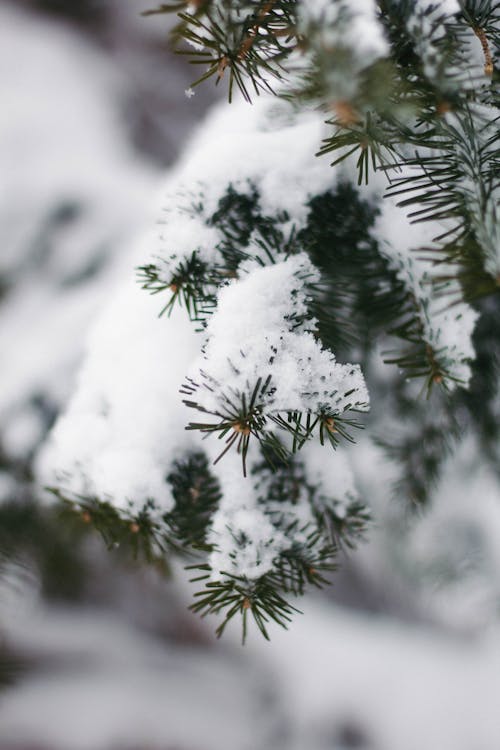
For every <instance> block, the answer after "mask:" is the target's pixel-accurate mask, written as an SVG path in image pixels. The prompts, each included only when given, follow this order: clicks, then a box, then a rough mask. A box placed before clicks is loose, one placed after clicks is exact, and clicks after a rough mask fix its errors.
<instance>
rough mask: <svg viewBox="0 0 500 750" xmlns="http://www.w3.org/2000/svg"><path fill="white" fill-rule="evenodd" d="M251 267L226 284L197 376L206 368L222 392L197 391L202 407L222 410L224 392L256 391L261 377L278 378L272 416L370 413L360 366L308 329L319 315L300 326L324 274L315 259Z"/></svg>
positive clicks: (272, 390) (270, 401) (266, 398)
mask: <svg viewBox="0 0 500 750" xmlns="http://www.w3.org/2000/svg"><path fill="white" fill-rule="evenodd" d="M245 270H248V267H247V268H246V269H245V268H244V269H243V273H242V278H241V279H238V280H236V281H233V282H232V283H230V284H228V285H227V286H225V287H223V288H222V289H221V291H220V293H219V295H218V304H217V311H216V312H215V313H214V315H213V316H212V317H211V319H210V322H209V324H208V328H207V334H208V342H207V344H206V346H205V347H204V356H203V360H201V362H200V365H199V366H195V368H194V370H193V374H192V378H193V380H196V379H198V380H199V376H197V369H200V370H202V372H203V373H204V374H205V376H206V378H207V380H208V383H207V385H208V384H212V385H213V387H214V390H213V392H211V391H210V390H208V389H207V390H202V391H201V392H200V395H198V392H197V394H196V398H197V399H199V403H200V405H201V406H202V407H203V408H204V409H205V410H207V411H212V412H217V413H220V411H221V409H223V403H224V400H222V403H221V400H220V397H221V395H224V394H225V393H226V394H227V393H230V394H232V395H233V397H236V398H238V394H243V393H247V395H248V396H249V395H250V394H251V392H252V391H253V388H254V387H255V384H256V383H257V381H258V379H259V378H261V379H262V382H266V381H267V378H268V377H269V376H270V377H271V381H270V383H269V391H268V393H266V394H264V395H263V397H262V399H259V403H261V404H262V406H263V408H264V413H268V412H272V413H279V412H283V411H301V412H304V413H313V414H317V413H319V412H320V411H324V412H325V413H328V414H329V415H330V414H341V413H342V412H343V411H345V410H346V409H348V408H350V407H355V408H357V409H359V410H361V411H364V410H367V409H368V392H367V390H366V385H365V383H364V380H363V377H362V375H361V371H360V368H359V366H357V365H341V364H339V363H337V362H336V361H335V357H334V356H333V354H332V353H331V352H328V351H327V350H325V349H322V348H321V345H320V344H318V342H317V341H316V340H315V338H314V336H313V334H312V333H311V332H310V330H308V329H310V328H313V327H314V320H308V321H307V324H306V323H305V322H303V323H300V320H301V318H303V317H304V315H305V314H306V312H307V305H306V295H307V282H310V283H314V282H315V281H316V280H317V278H318V277H317V272H316V270H315V269H314V267H313V266H312V264H311V262H310V261H309V259H308V258H307V256H305V255H303V254H299V255H297V256H292V257H291V258H289V259H287V260H284V261H281V262H278V263H275V264H274V265H270V266H266V267H264V268H261V267H257V268H254V269H252V270H250V271H249V272H248V273H247V274H245V273H244V271H245ZM306 326H307V328H306Z"/></svg>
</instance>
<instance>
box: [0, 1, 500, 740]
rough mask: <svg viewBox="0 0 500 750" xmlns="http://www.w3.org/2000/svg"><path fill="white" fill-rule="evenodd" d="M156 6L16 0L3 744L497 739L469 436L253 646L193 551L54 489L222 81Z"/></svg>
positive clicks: (365, 451)
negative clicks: (53, 493)
mask: <svg viewBox="0 0 500 750" xmlns="http://www.w3.org/2000/svg"><path fill="white" fill-rule="evenodd" d="M148 7H149V5H148V3H147V2H146V0H73V1H70V0H31V1H28V0H12V2H9V1H8V0H0V87H1V92H2V100H1V108H0V226H1V230H2V235H1V236H2V242H1V246H0V750H73V749H74V750H80V749H81V750H139V749H141V750H240V749H241V750H281V749H283V750H327V749H330V750H349V748H352V749H356V748H357V749H358V750H403V749H404V750H422V748H425V749H426V750H498V747H499V746H500V708H499V706H500V700H499V699H500V631H499V629H498V622H497V619H498V618H497V614H498V608H499V601H500V509H499V505H500V503H499V497H498V478H497V477H495V476H493V475H492V474H491V471H490V470H489V469H487V468H486V467H485V466H482V465H481V463H480V461H479V458H478V452H477V447H476V446H475V444H473V443H472V442H471V441H466V442H465V443H464V445H463V446H462V449H461V453H460V456H459V460H458V461H456V460H455V461H454V462H453V463H451V462H450V465H449V466H448V467H447V469H446V470H445V472H444V475H443V478H442V480H441V483H440V485H439V487H438V491H437V492H436V496H435V498H434V506H433V510H432V512H431V513H429V514H428V515H427V516H424V517H422V518H421V519H420V520H417V521H415V522H414V523H413V524H412V526H411V531H409V530H408V527H407V524H406V519H405V518H404V514H402V513H401V512H400V511H399V510H398V508H397V507H395V505H394V503H393V502H387V498H386V497H385V495H384V496H382V495H381V496H380V497H379V498H377V496H376V495H377V493H376V492H375V493H374V492H373V491H372V492H371V493H370V494H371V496H372V500H373V503H374V505H375V510H376V513H375V515H376V518H377V519H378V529H375V530H374V531H373V534H372V537H371V541H370V543H369V544H367V545H366V546H365V547H363V548H362V549H361V550H359V552H357V553H354V554H351V555H350V557H349V559H346V560H345V561H344V564H343V567H342V570H341V571H340V572H339V573H338V574H336V578H335V586H334V587H333V588H332V589H331V590H330V591H329V592H327V594H326V595H325V594H323V595H320V596H319V597H311V598H310V599H309V600H307V601H306V602H305V604H304V607H303V608H304V611H305V614H304V615H303V616H299V617H297V618H296V620H295V622H294V624H293V625H292V628H291V630H290V632H288V633H282V632H274V633H273V639H272V642H271V644H267V643H264V642H262V641H261V640H260V639H258V638H255V639H253V640H252V641H251V642H250V643H249V644H248V645H247V646H246V647H245V648H242V647H241V646H240V645H239V633H238V632H237V631H236V629H235V631H234V633H231V632H230V633H229V634H228V637H226V638H225V639H224V640H223V641H222V642H216V641H215V640H214V638H213V636H212V630H213V623H210V622H200V621H199V620H198V619H197V618H196V617H195V616H193V615H191V614H190V613H189V612H188V611H187V606H188V603H189V600H190V592H189V591H188V587H187V582H186V576H185V574H184V573H183V571H182V566H181V565H179V566H176V569H175V570H174V571H173V573H174V574H173V576H172V577H171V578H169V579H168V580H166V579H165V577H164V576H162V575H161V574H160V573H159V572H157V571H154V570H151V569H144V568H140V567H138V566H136V565H134V564H133V562H132V561H131V560H130V559H129V558H128V557H127V556H126V555H125V554H122V553H121V551H120V550H114V551H112V552H109V551H107V550H106V549H105V547H104V545H103V543H102V542H101V541H100V540H99V538H97V536H96V535H95V534H93V533H91V532H89V531H88V530H86V529H85V528H82V524H76V523H72V522H70V521H68V519H65V520H63V519H61V518H60V517H59V516H58V515H57V514H56V512H55V511H54V510H53V509H52V508H51V507H48V506H46V505H40V504H39V503H38V502H37V492H36V490H35V488H34V482H33V463H34V460H35V458H36V455H37V452H38V451H39V449H40V447H41V445H42V444H43V442H44V440H45V438H46V435H47V432H48V430H49V429H50V427H51V425H52V424H53V422H54V420H55V418H56V416H57V414H58V412H59V411H60V409H61V408H62V406H63V405H64V403H65V401H66V399H67V398H68V395H69V393H70V392H71V389H72V385H73V383H74V378H75V373H76V370H77V367H78V364H79V362H80V361H81V357H82V353H83V349H84V345H85V337H86V331H87V329H88V327H89V325H90V324H91V322H92V320H93V319H94V317H95V315H96V314H97V313H98V311H99V309H100V306H101V305H102V303H103V301H104V300H105V299H106V298H107V297H108V296H109V295H110V294H113V290H114V289H115V286H116V280H117V279H119V278H120V275H121V274H122V273H124V272H127V271H129V269H128V268H126V269H124V268H123V266H124V260H123V256H125V257H126V256H127V253H126V249H127V248H128V247H129V246H130V245H131V243H133V241H134V239H135V238H137V237H140V235H141V233H143V232H145V231H147V230H148V229H149V228H150V227H151V225H152V224H153V223H154V221H155V206H156V196H157V194H158V191H159V190H160V187H161V184H162V180H163V178H164V175H165V170H166V169H167V168H168V166H169V165H170V164H172V163H174V162H175V159H176V158H177V156H178V155H179V153H180V152H181V150H182V148H183V147H184V146H185V144H186V142H187V140H188V138H189V134H190V132H191V131H192V129H193V128H195V127H196V125H197V123H198V121H199V120H200V118H202V117H203V113H204V112H205V110H206V109H207V108H208V106H209V105H210V104H211V103H213V102H214V101H215V99H216V98H217V96H216V91H215V90H214V89H213V88H212V87H211V85H210V84H209V85H208V86H205V87H204V88H203V87H201V88H200V89H198V90H197V93H196V96H195V97H193V98H188V97H186V96H185V93H184V92H185V90H186V89H187V88H188V87H189V85H190V82H191V69H190V68H189V66H187V65H186V64H185V63H184V61H183V60H182V59H176V58H174V57H172V55H171V54H170V53H169V51H168V47H167V44H166V35H167V22H166V21H165V19H164V18H161V19H158V18H155V17H153V18H143V17H141V16H140V13H141V11H143V10H146V9H147V8H148ZM357 455H358V460H359V462H360V464H363V465H364V477H365V482H367V483H370V468H369V467H370V466H372V467H373V469H372V470H371V471H372V473H373V474H374V475H375V473H376V474H377V481H378V486H379V487H380V486H381V485H382V486H383V482H381V479H383V477H381V476H380V473H381V464H380V463H378V462H377V455H374V448H373V447H372V446H371V444H369V442H368V441H367V440H365V441H364V442H363V441H362V442H361V444H360V446H359V450H358V453H357ZM367 467H368V470H367ZM375 484H376V483H375V482H374V484H373V487H374V486H375ZM373 495H375V497H373ZM83 526H84V525H83Z"/></svg>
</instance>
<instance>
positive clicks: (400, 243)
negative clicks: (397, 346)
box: [375, 198, 479, 389]
mask: <svg viewBox="0 0 500 750" xmlns="http://www.w3.org/2000/svg"><path fill="white" fill-rule="evenodd" d="M375 231H376V233H377V235H378V236H379V238H380V240H381V249H382V252H383V253H384V254H385V255H386V256H387V258H389V260H390V262H391V265H392V267H393V268H394V270H396V272H397V275H398V278H400V279H401V281H403V282H404V284H405V286H406V288H407V289H408V291H409V292H411V294H412V295H413V296H414V298H415V301H416V303H417V310H416V314H417V315H418V316H419V318H420V322H421V324H422V327H423V338H424V340H425V341H426V342H427V343H428V344H429V345H430V346H431V347H432V348H433V350H434V352H435V356H436V360H437V361H438V362H439V363H442V366H443V368H444V369H445V371H446V372H448V373H449V375H450V376H451V378H452V379H454V380H447V384H448V386H449V387H450V388H451V389H453V388H454V387H455V384H459V385H461V386H463V387H467V385H468V383H469V381H470V377H471V370H470V362H471V361H472V360H473V359H474V356H475V352H474V346H473V343H472V334H473V332H474V327H475V324H476V322H477V319H478V317H479V315H478V313H477V312H476V311H475V310H474V309H473V308H472V307H471V306H470V305H468V304H466V303H464V302H460V303H458V304H454V305H451V304H450V303H449V302H448V300H447V298H446V296H440V290H439V287H438V286H437V285H434V284H433V283H432V277H433V275H434V271H433V268H432V265H431V263H430V262H429V261H428V260H425V259H422V257H421V255H419V253H418V252H416V251H418V250H419V249H425V248H426V247H431V246H432V245H433V237H435V236H436V235H438V234H440V233H441V232H442V231H443V227H442V226H441V225H439V224H438V223H436V222H426V223H423V224H412V223H410V221H409V220H408V218H407V217H406V216H405V213H404V211H403V210H402V209H401V208H399V207H398V206H397V205H396V201H394V200H393V199H391V198H386V199H385V200H384V202H383V204H382V211H381V214H380V216H379V218H378V220H377V225H376V228H375ZM445 272H446V269H444V268H443V267H441V268H440V273H443V274H444V273H445ZM448 291H449V292H450V297H449V299H452V301H455V299H454V297H453V294H452V292H453V291H456V292H458V293H459V291H460V290H459V287H458V284H457V285H456V286H453V285H451V286H450V287H449V290H448ZM454 381H455V382H454Z"/></svg>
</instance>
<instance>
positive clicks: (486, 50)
mask: <svg viewBox="0 0 500 750" xmlns="http://www.w3.org/2000/svg"><path fill="white" fill-rule="evenodd" d="M473 28H474V34H475V35H476V36H477V38H478V39H479V41H480V42H481V47H482V48H483V54H484V73H485V75H487V76H490V77H491V76H492V75H493V58H492V56H491V50H490V45H489V44H488V37H487V36H486V33H485V31H484V29H481V28H480V27H478V26H475V27H473Z"/></svg>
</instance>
